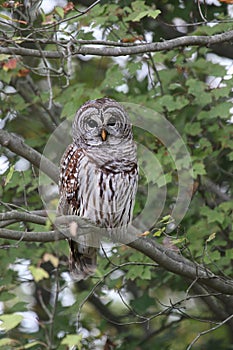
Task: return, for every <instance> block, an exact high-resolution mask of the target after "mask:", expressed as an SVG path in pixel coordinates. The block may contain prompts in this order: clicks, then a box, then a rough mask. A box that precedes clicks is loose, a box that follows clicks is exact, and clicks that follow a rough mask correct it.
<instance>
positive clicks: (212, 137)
mask: <svg viewBox="0 0 233 350" xmlns="http://www.w3.org/2000/svg"><path fill="white" fill-rule="evenodd" d="M10 3H12V2H6V1H0V5H1V10H4V11H5V12H3V11H2V12H1V13H0V30H1V36H2V37H3V38H1V40H3V39H4V35H3V33H5V36H7V38H8V41H7V40H6V41H5V42H4V45H6V46H10V45H13V44H14V43H15V44H17V45H18V46H19V47H20V48H24V47H30V48H31V49H35V48H37V47H38V45H39V47H40V50H41V51H42V52H43V51H46V50H47V51H49V50H57V51H58V52H59V50H60V51H62V52H63V54H62V55H61V57H62V58H61V59H59V58H57V59H53V60H52V59H49V58H45V57H43V56H42V58H37V57H25V56H20V55H17V57H15V56H14V55H11V54H1V55H0V64H1V67H2V69H1V71H0V89H1V93H0V99H1V105H0V116H1V120H0V122H1V124H0V125H1V127H2V128H4V129H5V130H7V131H9V132H13V133H15V134H17V135H20V137H22V140H25V142H26V143H27V144H28V145H30V146H31V147H33V148H34V149H35V150H37V151H38V152H41V153H42V152H43V149H44V146H45V144H46V142H47V140H48V139H49V136H50V134H51V133H52V132H53V131H54V130H55V128H56V127H57V126H58V125H59V124H60V123H61V122H62V121H63V120H65V119H69V120H73V117H74V114H75V112H76V110H77V109H78V108H79V107H80V105H82V103H84V102H86V101H87V100H89V99H94V98H98V97H102V96H105V95H107V96H109V97H112V98H114V99H116V100H118V101H120V102H133V103H135V104H139V105H140V106H146V107H147V108H150V109H152V110H154V111H156V112H158V113H161V114H163V115H164V116H165V117H166V118H167V120H169V121H170V122H171V123H172V124H173V125H174V126H175V128H176V130H178V131H179V133H180V135H181V136H182V138H183V140H184V142H185V144H186V146H187V148H188V151H189V153H190V155H191V159H192V165H193V177H194V186H193V188H188V189H187V191H190V192H193V193H192V202H191V204H190V207H189V209H188V212H187V213H186V215H185V217H184V219H183V221H182V222H181V224H180V226H179V227H178V228H177V229H176V230H174V231H173V232H171V233H169V234H168V233H167V232H168V231H167V229H168V228H169V227H170V226H169V225H172V221H170V213H171V210H172V208H173V206H174V203H175V199H176V196H177V187H178V178H177V169H176V168H175V166H174V160H173V159H172V157H171V156H170V155H169V153H168V152H167V149H166V147H165V146H164V145H163V144H162V142H161V141H160V140H155V139H154V138H153V137H151V135H150V133H149V132H148V133H146V132H142V131H141V130H139V129H137V128H135V138H136V139H137V141H138V142H139V143H142V144H143V145H144V146H145V147H146V148H148V149H149V150H150V151H151V152H153V154H154V155H155V156H156V160H157V162H158V164H160V165H161V168H162V170H163V173H160V172H159V171H158V174H156V175H157V177H156V183H155V181H154V182H153V179H154V176H153V175H154V167H153V164H151V163H150V159H149V158H148V159H147V158H146V157H145V158H144V159H143V163H142V164H141V172H140V184H139V191H138V194H137V202H136V205H135V215H136V214H137V213H140V212H141V211H142V210H143V207H144V205H145V202H146V198H147V193H146V191H145V187H146V186H147V185H148V182H150V180H151V179H148V178H146V177H145V175H144V172H143V170H144V169H147V171H148V174H151V178H152V180H151V182H152V183H153V186H154V187H156V188H157V189H158V190H159V189H160V188H163V187H164V186H165V185H166V189H167V196H166V202H165V205H164V208H163V211H162V212H161V215H160V218H159V220H158V222H157V223H156V224H155V226H154V227H146V228H142V232H141V233H140V234H141V235H142V236H143V237H144V239H145V240H146V239H147V238H151V239H153V240H155V241H156V242H159V243H161V244H162V246H163V247H165V248H166V249H167V250H169V251H171V252H175V253H178V255H177V256H178V257H179V256H180V255H182V256H185V257H187V259H189V261H190V262H194V263H195V264H197V266H198V264H202V265H203V266H204V267H205V268H206V269H209V270H210V271H211V272H213V273H216V274H217V275H219V276H220V279H221V280H224V279H226V280H227V281H231V283H232V262H233V234H232V204H233V203H232V200H231V196H232V190H233V188H232V173H233V166H232V159H233V138H232V135H233V124H232V110H231V109H232V84H233V83H232V74H231V72H230V71H229V69H228V68H230V67H231V65H232V61H230V64H228V66H229V67H226V64H227V63H226V64H224V65H223V64H222V62H221V59H218V60H216V56H215V54H216V53H218V54H220V55H221V56H224V55H225V46H224V45H222V46H221V45H219V46H218V48H216V47H214V46H212V47H211V46H210V47H197V46H193V47H179V48H176V49H172V50H169V51H163V52H154V53H151V52H148V53H146V54H141V55H132V56H127V57H121V58H119V57H117V58H113V57H108V56H104V55H103V56H102V57H95V56H81V55H76V56H72V50H73V46H72V45H75V44H76V43H77V41H76V40H92V41H93V42H96V40H97V38H98V39H99V38H101V40H105V41H107V40H109V41H114V44H115V45H118V44H119V45H133V44H135V43H144V42H146V40H151V41H154V42H156V41H157V42H159V41H160V40H161V38H163V40H167V39H169V38H172V37H179V36H181V35H182V34H183V35H189V34H192V35H194V34H195V35H198V36H200V35H205V36H209V35H213V34H215V33H222V32H225V31H227V30H229V29H230V26H231V23H230V21H231V19H230V18H229V15H228V14H227V9H229V7H228V5H227V4H221V6H219V7H216V6H215V5H208V4H201V5H200V2H198V4H199V5H200V6H201V8H199V9H198V7H197V6H196V3H194V2H192V1H190V2H184V3H181V2H180V1H178V0H176V1H150V0H148V1H143V0H136V1H121V0H119V1H108V2H106V1H101V2H100V3H99V2H97V3H96V5H95V6H93V7H92V6H90V8H86V6H87V5H86V4H85V2H82V1H81V2H79V3H78V4H76V3H75V1H74V2H73V3H71V2H70V3H69V4H67V6H66V7H64V8H61V7H55V8H54V9H53V10H51V11H52V12H51V13H49V14H45V13H43V12H42V13H38V11H36V10H35V9H33V8H31V9H28V10H27V9H25V8H24V7H23V2H13V3H14V4H13V5H11V4H10ZM80 3H84V6H83V8H82V12H79V11H77V10H76V7H77V8H79V6H80ZM72 4H73V5H74V6H73V5H72ZM11 6H13V7H11ZM75 6H76V7H75ZM28 11H29V13H28ZM191 16H193V18H192V22H191V23H190V18H191ZM203 16H204V17H205V16H206V17H207V19H208V21H207V19H206V20H205V21H204V22H203ZM175 18H180V19H182V20H183V21H184V23H183V22H182V27H184V28H185V33H182V32H181V31H179V30H181V27H179V26H177V27H175V26H174V21H173V20H174V19H175ZM6 21H7V22H6ZM228 21H229V22H228ZM6 23H7V24H6ZM197 23H199V24H197ZM208 23H212V24H214V26H212V25H211V26H210V25H208ZM167 24H168V25H167ZM186 24H191V25H186ZM30 39H32V40H31V41H30ZM40 40H41V41H40ZM52 40H55V41H57V43H58V41H59V43H58V44H56V45H55V46H53V45H52ZM227 45H228V46H229V47H230V52H228V53H227V54H226V55H228V57H229V56H230V58H231V59H232V57H233V53H232V52H231V50H232V48H231V45H230V44H227ZM120 47H121V46H120ZM224 62H229V61H224ZM63 141H64V140H62V142H63ZM5 146H6V147H1V154H2V155H4V156H5V157H6V158H7V160H8V163H7V164H8V166H7V167H6V170H5V172H3V173H2V177H1V185H2V186H1V188H0V198H1V202H0V207H1V211H2V213H3V214H4V213H7V212H9V211H11V210H12V209H17V210H18V211H19V212H21V213H32V212H33V213H34V214H35V215H38V216H40V218H41V217H44V216H43V215H44V214H43V213H41V211H44V206H43V202H42V200H41V198H40V195H39V193H38V187H39V184H38V169H37V168H36V167H35V166H33V165H32V164H30V165H26V168H21V169H18V170H17V166H16V164H17V162H18V161H20V160H21V157H20V156H19V154H17V153H13V152H11V151H10V150H9V149H8V148H7V145H5ZM177 147H178V146H177ZM177 164H178V163H177ZM158 193H159V192H158ZM52 195H53V194H51V196H52ZM52 200H54V201H55V204H54V205H55V206H56V204H57V202H56V198H55V199H54V198H53V197H52ZM159 201H160V198H155V202H159ZM4 227H6V228H7V229H11V230H17V231H22V235H23V234H26V232H33V233H35V235H36V234H37V232H41V231H46V230H47V231H49V230H50V229H52V228H53V227H52V224H51V222H50V221H49V220H47V221H46V220H44V222H43V224H42V223H38V222H34V221H30V220H28V221H27V220H22V219H17V218H15V219H7V220H5V221H4V220H2V222H0V234H1V229H3V228H4ZM143 232H144V233H143ZM66 243H67V242H65V241H60V242H59V241H57V242H53V243H43V242H41V243H36V242H24V241H19V242H17V241H16V242H13V241H11V240H10V239H6V238H2V239H1V245H0V248H1V255H0V264H1V286H0V300H1V310H0V311H1V315H0V322H1V323H0V348H2V349H12V348H16V349H27V348H34V349H43V348H45V349H61V350H62V349H69V348H76V349H111V348H113V349H114V348H116V349H121V350H124V349H127V350H129V349H136V348H138V349H148V348H153V349H174V350H176V349H183V348H187V347H188V346H189V349H191V346H192V341H193V340H195V337H196V336H197V335H200V336H199V338H198V339H197V342H195V345H194V343H193V347H195V349H203V348H205V349H209V348H211V349H213V350H214V349H218V350H219V349H223V350H226V349H230V348H231V346H232V345H231V344H232V334H233V324H232V320H231V319H229V322H226V323H224V320H226V319H227V317H229V315H233V307H232V305H233V302H232V299H231V297H229V296H228V295H223V294H222V295H220V293H217V292H215V291H212V290H211V289H207V288H206V287H205V288H204V287H202V289H200V288H201V287H200V285H198V283H197V282H198V276H197V279H196V280H190V279H189V278H183V277H181V276H179V275H175V274H173V273H171V272H169V271H166V270H165V269H164V268H163V267H162V266H158V265H157V264H156V263H155V262H154V261H152V260H151V259H150V258H149V257H148V256H146V255H144V254H142V253H140V252H139V251H136V250H133V249H132V248H129V247H127V246H118V247H115V246H114V247H110V248H109V249H106V251H103V250H101V252H100V257H99V264H98V270H97V272H96V275H95V276H94V277H93V279H91V280H88V281H82V282H80V283H73V282H72V281H71V279H70V277H69V273H68V270H69V269H68V262H67V255H68V248H67V244H66ZM198 288H199V289H198ZM27 311H30V312H31V314H30V315H31V317H32V318H33V322H32V321H30V322H31V323H30V324H29V325H28V324H27V322H26V316H25V315H27V314H26V312H27ZM32 324H33V326H32ZM217 325H221V327H220V326H219V327H216V326H217Z"/></svg>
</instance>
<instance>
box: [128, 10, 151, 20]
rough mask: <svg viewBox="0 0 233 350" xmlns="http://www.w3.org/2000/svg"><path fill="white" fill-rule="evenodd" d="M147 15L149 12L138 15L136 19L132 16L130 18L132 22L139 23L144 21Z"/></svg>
mask: <svg viewBox="0 0 233 350" xmlns="http://www.w3.org/2000/svg"><path fill="white" fill-rule="evenodd" d="M147 15H148V11H142V12H140V13H138V14H137V15H136V16H135V17H134V16H133V17H132V16H131V17H130V18H131V21H132V22H139V21H140V19H142V18H143V17H146V16H147Z"/></svg>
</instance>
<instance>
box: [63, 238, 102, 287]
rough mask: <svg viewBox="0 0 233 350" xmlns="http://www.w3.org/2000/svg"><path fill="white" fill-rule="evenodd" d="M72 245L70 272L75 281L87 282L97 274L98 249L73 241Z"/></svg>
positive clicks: (70, 242) (71, 241)
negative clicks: (86, 280)
mask: <svg viewBox="0 0 233 350" xmlns="http://www.w3.org/2000/svg"><path fill="white" fill-rule="evenodd" d="M69 244H70V272H71V275H72V277H73V279H74V280H75V281H80V280H85V279H87V278H88V277H90V276H91V275H93V274H94V273H95V270H96V265H97V264H96V260H97V249H96V248H94V247H88V246H86V245H83V244H80V243H78V242H75V241H73V240H70V241H69Z"/></svg>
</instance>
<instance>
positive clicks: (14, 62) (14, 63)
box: [2, 58, 18, 71]
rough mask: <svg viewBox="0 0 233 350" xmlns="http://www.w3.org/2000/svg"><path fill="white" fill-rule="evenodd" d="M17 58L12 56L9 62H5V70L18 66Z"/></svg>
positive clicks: (3, 66)
mask: <svg viewBox="0 0 233 350" xmlns="http://www.w3.org/2000/svg"><path fill="white" fill-rule="evenodd" d="M17 62H18V60H17V58H10V59H9V60H8V61H7V62H5V63H3V65H2V68H3V70H5V71H8V70H12V69H15V68H16V66H17Z"/></svg>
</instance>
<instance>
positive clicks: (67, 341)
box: [61, 334, 82, 350]
mask: <svg viewBox="0 0 233 350" xmlns="http://www.w3.org/2000/svg"><path fill="white" fill-rule="evenodd" d="M81 340H82V335H81V334H67V335H66V336H65V338H64V339H62V342H61V344H62V345H67V346H69V347H71V346H77V347H78V349H80V350H81V349H82V343H81Z"/></svg>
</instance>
